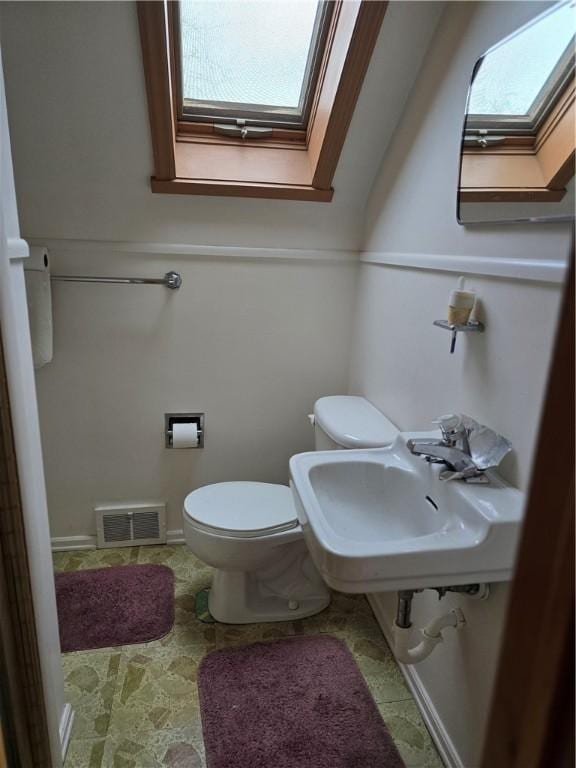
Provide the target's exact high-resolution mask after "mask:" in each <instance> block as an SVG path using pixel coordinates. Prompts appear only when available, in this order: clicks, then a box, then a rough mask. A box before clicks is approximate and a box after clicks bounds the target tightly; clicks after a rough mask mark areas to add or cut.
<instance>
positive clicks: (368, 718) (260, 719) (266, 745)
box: [198, 635, 404, 768]
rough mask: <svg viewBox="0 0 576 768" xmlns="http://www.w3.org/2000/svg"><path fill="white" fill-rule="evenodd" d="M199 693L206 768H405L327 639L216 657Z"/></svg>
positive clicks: (333, 641) (347, 661)
mask: <svg viewBox="0 0 576 768" xmlns="http://www.w3.org/2000/svg"><path fill="white" fill-rule="evenodd" d="M198 689H199V693H200V706H201V712H202V728H203V731H204V745H205V747H206V760H207V765H208V768H404V763H403V762H402V759H401V757H400V755H399V754H398V750H397V749H396V747H395V746H394V743H393V741H392V737H391V736H390V734H389V733H388V730H387V728H386V726H385V725H384V722H383V720H382V718H381V716H380V713H379V712H378V709H377V707H376V704H375V703H374V700H373V699H372V696H371V695H370V692H369V690H368V688H367V686H366V683H365V682H364V678H363V677H362V673H361V672H360V670H359V669H358V667H357V665H356V662H355V661H354V659H353V657H352V654H351V653H350V651H349V650H348V648H347V647H346V644H345V643H344V642H342V641H341V640H338V639H337V638H335V637H331V636H330V635H314V636H310V637H297V638H287V639H284V640H275V641H273V642H267V643H254V644H253V645H248V646H243V647H237V648H227V649H224V650H219V651H213V652H212V653H210V654H208V656H206V657H205V658H204V659H203V660H202V663H201V664H200V669H199V671H198Z"/></svg>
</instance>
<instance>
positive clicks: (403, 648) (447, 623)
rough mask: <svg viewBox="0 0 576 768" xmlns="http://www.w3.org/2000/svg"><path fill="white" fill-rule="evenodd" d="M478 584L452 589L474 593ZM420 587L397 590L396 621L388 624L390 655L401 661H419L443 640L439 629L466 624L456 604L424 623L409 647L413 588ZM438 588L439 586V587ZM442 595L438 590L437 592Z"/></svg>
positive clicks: (455, 627) (415, 662) (460, 627)
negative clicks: (390, 630) (417, 641)
mask: <svg viewBox="0 0 576 768" xmlns="http://www.w3.org/2000/svg"><path fill="white" fill-rule="evenodd" d="M478 589H479V587H478V585H473V586H471V587H469V588H466V587H464V588H462V587H460V588H457V589H454V591H458V592H463V593H465V594H470V595H471V596H476V595H477V593H478ZM420 591H421V590H403V591H401V592H398V608H397V613H396V621H395V622H394V626H393V628H392V631H393V636H394V648H393V651H394V656H395V657H396V659H397V660H398V661H400V662H401V663H402V664H417V663H418V662H419V661H423V660H424V659H426V658H428V656H430V654H431V653H432V651H433V650H434V648H436V646H437V645H438V644H439V643H441V642H442V641H443V639H444V638H443V637H442V632H443V630H445V629H448V628H449V627H452V628H453V629H462V627H463V626H464V625H465V624H466V619H465V618H464V614H463V613H462V611H461V610H460V608H455V609H454V610H452V611H449V612H448V613H445V614H443V615H442V616H437V617H436V618H435V619H432V621H431V622H430V623H429V624H427V625H426V626H425V627H424V628H423V629H421V630H420V634H421V640H420V642H419V643H418V645H415V646H413V647H412V648H411V647H410V635H411V633H412V621H411V614H412V599H413V597H414V594H415V593H416V592H420ZM446 591H452V590H451V589H445V590H444V592H446ZM439 592H440V590H439ZM441 596H442V594H441Z"/></svg>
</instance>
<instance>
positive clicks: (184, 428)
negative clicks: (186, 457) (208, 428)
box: [172, 422, 198, 448]
mask: <svg viewBox="0 0 576 768" xmlns="http://www.w3.org/2000/svg"><path fill="white" fill-rule="evenodd" d="M197 447H198V425H197V424H196V423H194V422H192V423H191V424H190V423H189V424H173V425H172V448H197Z"/></svg>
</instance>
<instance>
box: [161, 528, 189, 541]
mask: <svg viewBox="0 0 576 768" xmlns="http://www.w3.org/2000/svg"><path fill="white" fill-rule="evenodd" d="M185 543H186V539H185V538H184V531H183V530H182V529H181V528H179V529H178V530H175V531H166V544H185Z"/></svg>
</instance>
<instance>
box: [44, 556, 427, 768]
mask: <svg viewBox="0 0 576 768" xmlns="http://www.w3.org/2000/svg"><path fill="white" fill-rule="evenodd" d="M129 563H164V564H165V565H168V566H170V568H172V570H173V571H174V575H175V590H176V620H175V624H174V628H173V629H172V631H171V632H170V634H169V635H167V636H166V637H164V638H162V639H161V640H156V641H153V642H150V643H142V644H140V645H126V646H122V647H118V648H103V649H100V650H96V651H78V652H74V653H66V654H64V655H63V666H64V677H65V685H66V696H67V700H68V701H70V703H71V704H72V706H73V707H74V710H75V712H76V719H75V724H74V728H73V733H72V740H71V743H70V747H69V750H68V756H67V759H66V766H65V768H163V767H164V766H166V767H167V768H204V766H205V759H204V747H203V743H202V728H201V725H200V710H199V705H198V694H197V690H196V668H197V665H198V663H199V662H200V660H201V659H202V657H203V656H204V655H205V654H206V653H209V652H210V651H212V650H214V649H216V648H221V647H223V646H230V645H234V644H237V643H246V642H252V641H256V640H267V639H273V638H277V637H284V636H288V635H301V634H312V633H318V632H329V633H330V634H333V635H336V636H337V637H341V638H344V639H345V640H346V642H347V643H348V646H349V647H350V649H351V650H352V652H353V653H354V656H355V658H356V661H357V663H358V665H359V667H360V669H361V670H362V672H363V674H364V676H365V678H366V681H367V683H368V686H369V687H370V690H371V691H372V695H373V696H374V699H375V701H376V703H377V704H378V707H379V709H380V711H381V713H382V716H383V718H384V720H385V722H386V723H387V725H388V728H389V730H390V732H391V733H392V736H393V738H394V740H395V742H396V744H397V746H398V749H399V750H400V753H401V754H402V757H403V758H404V761H405V763H406V765H407V766H408V767H409V768H416V767H418V768H442V761H441V760H440V758H439V757H438V754H437V753H436V750H435V748H434V745H433V744H432V741H431V739H430V736H429V734H428V732H427V730H426V727H425V725H424V723H423V721H422V719H421V717H420V715H419V712H418V709H417V707H416V704H415V703H414V700H413V698H412V696H411V694H410V692H409V690H408V689H407V687H406V685H405V683H404V678H403V677H402V673H401V672H400V670H399V669H398V667H397V665H396V662H395V661H394V659H393V657H392V655H391V653H390V650H389V649H388V646H387V645H386V642H385V640H384V638H383V636H382V633H381V631H380V628H379V627H378V624H377V623H376V619H375V618H374V616H373V614H372V611H371V609H370V606H369V605H368V602H367V601H366V599H365V598H364V597H363V596H351V595H342V594H338V593H335V594H334V597H333V601H332V604H331V606H330V607H329V608H328V609H327V610H326V611H324V612H322V613H320V614H318V615H316V616H312V617H311V618H309V619H303V620H299V621H293V622H285V623H275V624H252V625H244V626H231V625H225V624H202V623H201V622H199V621H198V620H197V619H196V617H195V614H194V596H195V594H196V592H198V591H199V590H200V589H203V588H204V587H206V586H208V584H209V583H210V568H208V567H207V566H205V565H204V564H203V563H201V562H200V561H199V560H197V559H196V558H195V557H194V556H193V555H192V554H191V553H190V552H189V551H188V550H187V549H186V547H184V546H160V547H139V548H138V547H134V548H130V549H108V550H87V551H82V552H80V551H78V552H76V551H75V552H60V553H55V555H54V566H55V569H56V570H57V571H63V570H64V571H69V570H77V569H81V568H99V567H102V566H109V565H124V564H129ZM239 768H245V767H244V766H239ZM271 768H273V766H271ZM383 768H384V766H383Z"/></svg>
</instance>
